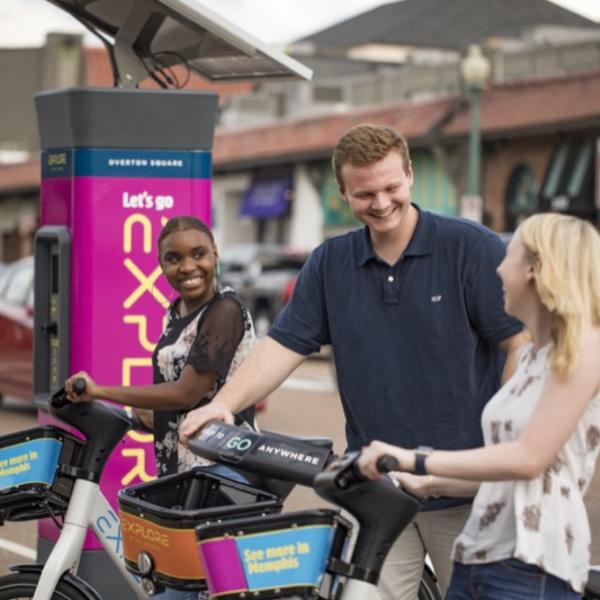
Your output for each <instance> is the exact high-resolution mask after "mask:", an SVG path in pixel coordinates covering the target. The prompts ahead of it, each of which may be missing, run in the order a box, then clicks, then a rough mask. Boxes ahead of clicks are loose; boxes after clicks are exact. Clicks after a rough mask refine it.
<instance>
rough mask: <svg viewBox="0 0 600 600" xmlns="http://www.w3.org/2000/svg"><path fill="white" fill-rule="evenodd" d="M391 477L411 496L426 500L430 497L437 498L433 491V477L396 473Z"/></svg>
mask: <svg viewBox="0 0 600 600" xmlns="http://www.w3.org/2000/svg"><path fill="white" fill-rule="evenodd" d="M390 475H391V476H392V477H393V478H394V479H395V480H396V481H397V482H398V483H399V484H400V485H401V486H402V489H404V490H406V491H407V492H408V493H409V494H412V495H413V496H416V497H417V498H420V499H421V500H424V499H425V498H429V497H430V496H434V497H435V496H437V494H436V493H435V492H434V490H433V485H432V484H433V475H413V474H412V473H402V472H399V471H395V472H394V473H390Z"/></svg>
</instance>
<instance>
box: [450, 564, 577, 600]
mask: <svg viewBox="0 0 600 600" xmlns="http://www.w3.org/2000/svg"><path fill="white" fill-rule="evenodd" d="M534 599H535V600H580V599H581V596H580V595H579V594H578V593H577V592H575V591H574V590H573V588H572V587H571V586H570V585H568V584H567V582H566V581H564V580H562V579H559V578H558V577H554V576H553V575H550V574H549V573H546V572H545V571H543V570H542V569H540V568H539V567H536V566H535V565H529V564H527V563H524V562H522V561H520V560H517V559H516V558H508V559H506V560H501V561H498V562H492V563H487V564H481V565H462V564H460V563H457V562H455V563H454V570H453V571H452V580H451V582H450V588H449V589H448V595H447V596H446V600H534Z"/></svg>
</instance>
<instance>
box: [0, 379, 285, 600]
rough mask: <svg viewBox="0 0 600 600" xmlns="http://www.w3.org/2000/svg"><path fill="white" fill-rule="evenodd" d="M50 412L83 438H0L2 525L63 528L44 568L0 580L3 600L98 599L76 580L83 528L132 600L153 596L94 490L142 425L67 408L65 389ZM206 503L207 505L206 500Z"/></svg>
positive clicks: (265, 505)
mask: <svg viewBox="0 0 600 600" xmlns="http://www.w3.org/2000/svg"><path fill="white" fill-rule="evenodd" d="M75 387H76V391H78V393H82V392H83V390H84V389H85V381H84V380H81V381H79V382H77V381H76V382H75ZM49 409H50V412H51V413H52V414H53V415H54V416H55V417H57V418H58V419H60V420H61V421H63V422H65V423H67V424H68V425H71V426H72V427H75V428H76V429H78V430H79V431H80V432H81V433H82V434H83V435H84V436H85V440H81V439H79V438H77V437H76V436H73V435H71V434H69V433H67V432H66V431H64V430H62V429H60V428H58V427H54V426H46V427H37V428H34V429H30V430H26V431H22V432H19V433H16V434H11V435H9V436H5V437H4V438H2V439H1V440H0V465H4V462H3V461H6V467H4V466H2V467H0V468H1V469H2V470H0V476H2V475H3V474H5V475H6V474H8V470H9V469H12V471H11V476H12V477H13V478H12V480H11V481H9V485H8V486H5V485H0V522H4V521H5V520H14V521H19V520H28V519H39V518H44V517H51V518H52V519H53V520H54V521H55V523H56V524H57V525H58V526H59V527H60V528H61V532H60V536H59V538H58V540H57V542H56V545H55V546H54V548H53V550H52V552H51V553H50V555H49V557H48V559H47V561H46V563H45V565H40V564H37V565H17V566H14V567H11V571H14V573H13V574H10V575H6V576H3V577H0V600H11V599H16V598H32V599H33V600H50V598H52V599H53V600H54V599H60V600H102V598H101V596H100V594H99V593H98V592H97V591H96V590H95V589H93V588H92V587H91V586H90V585H89V584H88V583H86V582H85V581H84V580H83V579H81V578H80V577H78V576H77V564H78V559H79V556H80V555H81V551H82V548H83V543H84V538H85V534H86V532H87V529H88V527H90V528H91V529H92V530H93V531H94V533H95V534H96V536H97V537H98V539H99V540H100V542H101V543H102V546H103V547H104V549H105V550H106V552H107V555H108V556H109V557H110V559H111V560H112V562H113V563H114V565H115V566H116V567H117V569H118V570H119V572H120V573H121V574H122V575H123V577H124V578H125V580H126V581H127V583H128V585H129V588H130V590H131V596H130V597H131V598H133V597H135V598H137V599H139V600H142V599H145V598H147V597H148V596H149V595H151V594H152V592H153V591H154V590H147V589H145V588H144V582H143V581H142V580H140V578H136V577H135V576H133V575H132V574H131V573H130V572H129V571H128V570H127V568H126V566H125V562H124V560H123V554H122V548H121V545H122V537H121V527H120V520H119V517H118V515H117V514H116V513H115V511H114V510H113V508H112V507H111V505H110V504H109V502H108V501H107V500H106V498H105V497H104V495H103V493H102V492H101V490H100V487H99V481H100V477H101V475H102V471H103V469H104V466H105V464H106V461H107V460H108V457H109V456H110V454H111V452H112V451H113V450H114V448H115V447H116V446H117V444H118V443H119V442H120V440H121V438H122V437H123V436H124V435H125V433H126V432H127V431H128V430H129V429H130V428H131V427H135V428H138V429H143V426H141V424H140V423H139V422H138V421H137V420H136V418H134V417H131V416H129V415H127V413H126V412H125V411H124V410H119V409H116V408H114V407H109V406H107V405H105V404H103V403H101V402H97V401H92V402H81V403H71V402H70V401H69V400H68V399H67V398H66V396H65V395H64V391H63V390H61V391H60V392H58V393H57V394H55V395H54V396H53V397H52V398H51V399H50V402H49ZM198 475H199V477H200V474H198ZM6 476H8V475H6ZM201 477H202V481H204V482H208V484H207V485H210V486H211V487H212V488H213V490H214V489H220V488H221V487H222V488H223V489H226V490H227V491H228V492H231V491H232V490H233V491H234V492H238V493H240V494H249V495H252V497H253V499H254V500H255V503H256V505H257V506H258V509H259V511H263V512H267V511H268V510H280V508H281V502H280V500H279V498H277V497H276V496H274V495H272V494H268V493H267V492H262V491H259V490H255V489H253V488H250V487H249V486H245V485H243V484H238V483H235V482H231V481H229V480H226V479H225V478H223V477H219V476H218V475H211V474H209V473H206V474H202V475H201ZM0 482H2V479H1V478H0ZM4 482H5V483H6V480H5V481H4ZM11 482H12V485H10V483H11ZM214 500H215V502H216V503H217V504H218V508H215V510H213V512H216V513H223V512H225V513H227V509H229V512H230V513H231V514H235V512H236V507H228V506H226V504H227V500H226V499H225V500H224V499H223V498H222V497H221V496H219V495H218V494H217V495H215V497H214ZM207 504H208V506H210V502H209V503H207ZM229 504H233V500H229ZM242 508H243V507H241V508H240V510H242ZM209 512H210V510H209ZM61 518H62V523H61V522H60V521H59V520H60V519H61Z"/></svg>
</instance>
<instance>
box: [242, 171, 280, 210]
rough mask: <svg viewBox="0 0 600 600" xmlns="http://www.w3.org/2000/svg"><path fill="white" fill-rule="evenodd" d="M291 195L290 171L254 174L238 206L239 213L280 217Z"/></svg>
mask: <svg viewBox="0 0 600 600" xmlns="http://www.w3.org/2000/svg"><path fill="white" fill-rule="evenodd" d="M291 197H292V176H291V173H284V174H281V173H280V174H278V175H277V174H273V175H269V174H265V173H261V174H260V175H255V177H254V180H253V181H252V184H251V185H250V187H249V188H248V189H247V190H246V193H245V194H244V197H243V199H242V204H241V206H240V215H242V216H245V217H258V218H261V219H266V218H270V217H281V216H283V215H284V214H285V213H286V212H287V210H288V205H289V202H290V200H291Z"/></svg>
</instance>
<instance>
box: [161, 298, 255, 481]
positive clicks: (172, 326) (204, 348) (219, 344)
mask: <svg viewBox="0 0 600 600" xmlns="http://www.w3.org/2000/svg"><path fill="white" fill-rule="evenodd" d="M177 303H178V300H175V302H173V304H171V306H170V307H169V309H168V312H167V325H166V328H165V330H164V331H163V333H162V336H161V338H160V340H159V341H158V344H157V345H156V348H155V349H154V354H153V355H152V367H153V376H154V383H164V382H167V381H176V380H177V379H179V376H180V375H181V372H182V371H183V369H184V367H185V366H187V365H191V366H192V367H193V368H194V369H196V371H197V372H198V373H207V372H215V373H217V374H218V377H217V380H216V381H215V384H214V386H213V388H212V389H211V390H210V392H208V394H206V395H205V396H204V397H203V398H201V399H200V400H199V401H198V402H197V403H196V404H195V405H194V406H193V407H191V408H189V409H187V410H155V411H154V450H155V455H156V469H157V473H158V475H159V477H161V476H163V475H170V474H173V473H178V472H182V471H187V470H189V469H190V468H192V467H195V466H200V465H206V464H210V463H209V462H208V461H206V460H204V459H202V458H200V457H199V456H196V455H195V454H193V453H192V452H190V451H189V450H188V449H187V448H185V447H184V446H183V445H182V444H180V443H179V434H178V428H179V424H180V423H181V421H182V420H183V419H184V418H185V416H186V414H187V413H188V412H189V411H190V410H192V409H193V408H196V407H198V406H201V405H204V404H208V403H209V402H210V400H211V399H212V397H213V396H214V395H215V394H216V393H217V391H218V390H220V389H221V388H222V387H223V385H224V384H225V382H226V381H227V380H228V379H229V377H231V375H232V374H233V373H234V372H235V370H236V369H237V368H238V367H239V365H240V364H241V363H242V361H243V360H244V358H245V357H246V356H247V354H248V353H249V352H250V349H251V348H252V346H253V345H254V343H255V341H256V337H255V335H254V326H253V325H252V318H251V317H250V313H249V312H248V310H247V309H246V307H245V306H244V305H243V304H242V303H241V301H240V300H239V298H238V297H237V296H236V295H235V294H234V293H233V290H231V289H230V288H227V289H223V290H218V291H217V293H216V294H215V296H213V298H211V300H210V301H209V302H208V303H207V304H205V305H204V306H201V307H199V308H198V309H197V310H195V311H194V312H192V313H190V314H189V315H186V316H185V317H180V316H179V315H178V313H177ZM242 421H246V422H247V423H249V424H250V425H251V426H254V408H253V407H252V408H250V409H247V410H245V411H242V412H241V413H239V415H236V422H238V423H241V422H242Z"/></svg>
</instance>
